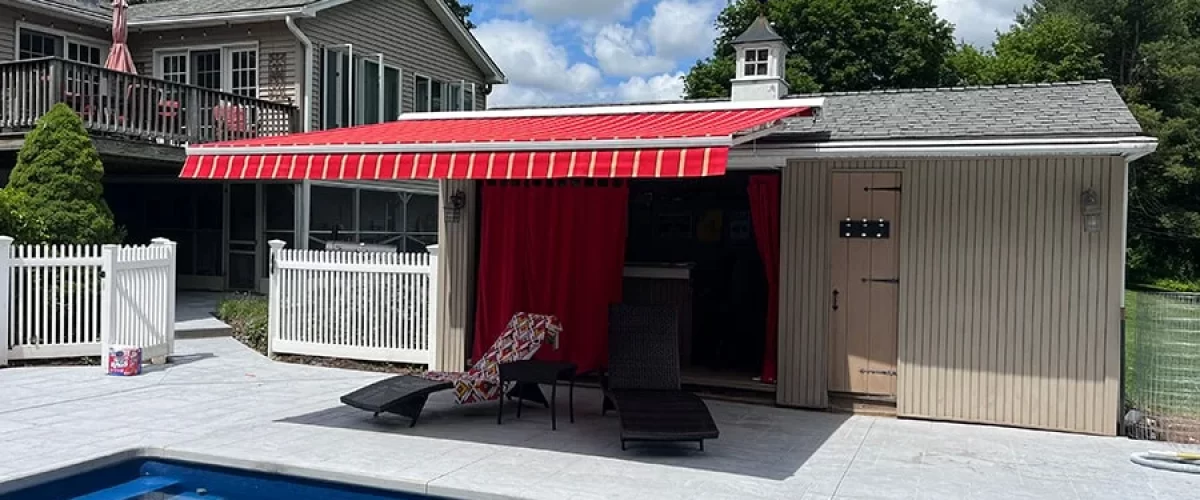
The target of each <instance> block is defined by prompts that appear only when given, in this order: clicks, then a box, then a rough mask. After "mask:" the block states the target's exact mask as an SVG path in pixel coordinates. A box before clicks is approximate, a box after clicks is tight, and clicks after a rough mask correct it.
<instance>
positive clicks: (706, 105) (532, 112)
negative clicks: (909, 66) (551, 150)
mask: <svg viewBox="0 0 1200 500" xmlns="http://www.w3.org/2000/svg"><path fill="white" fill-rule="evenodd" d="M824 105H825V99H824V98H821V97H816V98H810V99H771V100H762V101H710V102H673V103H664V104H631V105H614V106H584V107H577V108H522V109H496V110H489V111H452V112H441V113H405V114H403V115H400V120H456V119H470V118H532V117H547V116H595V115H628V114H636V113H686V112H704V111H736V110H750V109H785V108H820V107H821V106H824Z"/></svg>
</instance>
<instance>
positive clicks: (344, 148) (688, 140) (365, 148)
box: [187, 113, 733, 156]
mask: <svg viewBox="0 0 1200 500" xmlns="http://www.w3.org/2000/svg"><path fill="white" fill-rule="evenodd" d="M436 114H441V113H436ZM732 145H733V138H732V137H730V136H728V135H724V136H709V137H677V138H676V137H672V138H666V139H601V140H582V141H497V142H486V141H485V142H441V143H420V144H326V145H311V146H309V145H305V146H203V145H201V146H188V147H187V154H188V155H189V156H227V155H320V154H392V153H477V152H507V151H566V152H570V151H593V150H611V149H642V148H646V149H655V148H657V149H672V148H704V147H713V148H716V147H730V146H732Z"/></svg>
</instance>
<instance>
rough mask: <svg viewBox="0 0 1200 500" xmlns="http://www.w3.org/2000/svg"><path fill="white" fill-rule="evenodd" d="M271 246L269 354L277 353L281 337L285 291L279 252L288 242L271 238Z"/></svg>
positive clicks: (268, 284) (268, 317)
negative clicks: (276, 346) (281, 277)
mask: <svg viewBox="0 0 1200 500" xmlns="http://www.w3.org/2000/svg"><path fill="white" fill-rule="evenodd" d="M267 245H270V246H271V254H270V255H269V256H268V258H269V259H271V260H270V266H271V267H270V278H269V281H268V282H267V356H268V357H270V356H274V355H275V349H274V347H273V346H274V345H275V339H277V338H279V328H280V325H279V319H280V317H279V315H280V310H279V309H280V307H281V306H282V303H283V297H281V295H283V293H282V292H281V291H280V288H279V254H280V252H283V247H285V246H287V243H285V242H283V241H282V240H271V241H268V242H267Z"/></svg>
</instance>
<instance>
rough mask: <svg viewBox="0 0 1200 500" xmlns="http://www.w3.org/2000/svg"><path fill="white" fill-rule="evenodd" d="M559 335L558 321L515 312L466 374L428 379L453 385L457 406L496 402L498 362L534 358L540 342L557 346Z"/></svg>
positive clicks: (435, 375) (431, 374)
mask: <svg viewBox="0 0 1200 500" xmlns="http://www.w3.org/2000/svg"><path fill="white" fill-rule="evenodd" d="M561 333H562V323H559V321H558V318H556V317H554V316H548V315H545V314H529V313H517V314H514V315H513V317H512V319H511V320H509V322H508V326H507V327H505V329H504V334H502V335H500V338H498V339H496V343H494V344H492V347H491V349H488V351H487V352H486V353H484V355H483V357H481V358H479V361H477V362H475V365H474V366H472V367H471V369H470V370H467V371H465V372H428V373H426V374H425V375H423V377H424V378H427V379H429V380H436V381H439V382H453V383H454V397H455V399H457V400H458V404H468V403H479V402H482V401H495V400H496V399H499V398H500V393H501V392H503V391H502V390H501V388H500V363H508V362H511V361H523V360H527V359H530V358H532V357H533V355H534V354H536V353H537V351H538V349H540V348H541V347H542V343H543V342H546V341H547V340H549V341H550V342H551V343H554V344H556V345H557V342H558V336H559V335H560V334H561Z"/></svg>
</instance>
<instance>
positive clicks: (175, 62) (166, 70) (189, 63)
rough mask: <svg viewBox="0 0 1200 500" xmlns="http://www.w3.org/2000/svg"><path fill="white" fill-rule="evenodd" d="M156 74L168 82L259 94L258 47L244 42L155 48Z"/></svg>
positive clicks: (223, 90)
mask: <svg viewBox="0 0 1200 500" xmlns="http://www.w3.org/2000/svg"><path fill="white" fill-rule="evenodd" d="M154 75H155V77H157V78H159V79H162V80H166V81H169V82H175V83H184V84H189V85H195V86H197V87H204V88H206V89H212V90H219V91H222V92H228V93H231V94H237V95H240V96H244V97H258V49H257V48H255V47H246V46H244V45H243V46H228V47H217V48H205V49H195V50H193V49H180V50H165V51H155V55H154Z"/></svg>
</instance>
